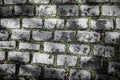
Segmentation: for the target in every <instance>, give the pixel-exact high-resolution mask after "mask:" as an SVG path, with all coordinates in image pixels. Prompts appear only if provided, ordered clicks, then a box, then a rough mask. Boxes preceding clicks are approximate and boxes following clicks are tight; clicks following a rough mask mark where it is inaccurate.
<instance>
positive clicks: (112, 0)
mask: <svg viewBox="0 0 120 80" xmlns="http://www.w3.org/2000/svg"><path fill="white" fill-rule="evenodd" d="M110 2H120V0H110Z"/></svg>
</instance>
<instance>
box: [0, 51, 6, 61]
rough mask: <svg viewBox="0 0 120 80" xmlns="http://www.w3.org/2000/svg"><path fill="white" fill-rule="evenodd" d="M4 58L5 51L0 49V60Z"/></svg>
mask: <svg viewBox="0 0 120 80" xmlns="http://www.w3.org/2000/svg"><path fill="white" fill-rule="evenodd" d="M2 60H5V52H3V51H0V61H2Z"/></svg>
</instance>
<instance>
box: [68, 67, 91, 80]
mask: <svg viewBox="0 0 120 80" xmlns="http://www.w3.org/2000/svg"><path fill="white" fill-rule="evenodd" d="M70 80H91V73H90V72H88V71H86V70H79V69H70Z"/></svg>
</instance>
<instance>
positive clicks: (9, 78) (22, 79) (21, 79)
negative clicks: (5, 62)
mask: <svg viewBox="0 0 120 80" xmlns="http://www.w3.org/2000/svg"><path fill="white" fill-rule="evenodd" d="M3 80H25V78H22V77H11V76H9V77H6V76H5V77H4V78H3Z"/></svg>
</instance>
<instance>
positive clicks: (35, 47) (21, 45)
mask: <svg viewBox="0 0 120 80" xmlns="http://www.w3.org/2000/svg"><path fill="white" fill-rule="evenodd" d="M39 47H40V45H39V44H33V43H26V42H21V43H19V49H24V50H25V49H26V50H39Z"/></svg>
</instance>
